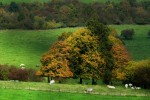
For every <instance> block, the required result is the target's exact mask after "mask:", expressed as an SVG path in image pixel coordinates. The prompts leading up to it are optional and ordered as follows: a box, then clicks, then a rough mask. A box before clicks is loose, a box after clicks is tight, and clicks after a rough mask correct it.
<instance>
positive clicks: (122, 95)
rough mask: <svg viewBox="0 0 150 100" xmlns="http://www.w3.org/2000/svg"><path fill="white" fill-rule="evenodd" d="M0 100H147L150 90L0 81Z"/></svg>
mask: <svg viewBox="0 0 150 100" xmlns="http://www.w3.org/2000/svg"><path fill="white" fill-rule="evenodd" d="M89 87H91V88H93V92H92V93H85V92H84V90H85V89H87V88H89ZM0 91H1V93H0V99H1V100H10V99H12V98H13V100H41V98H42V100H47V99H48V98H49V99H51V100H83V99H86V100H93V98H94V99H95V100H103V99H107V100H114V99H115V100H120V99H122V100H126V99H129V100H148V99H149V96H150V90H143V89H141V90H132V89H125V88H124V87H122V86H116V89H108V88H107V87H106V85H94V86H93V85H79V84H76V85H73V84H57V83H56V84H53V85H49V84H48V83H42V82H41V83H38V82H11V81H0Z"/></svg>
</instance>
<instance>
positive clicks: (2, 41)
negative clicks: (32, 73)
mask: <svg viewBox="0 0 150 100" xmlns="http://www.w3.org/2000/svg"><path fill="white" fill-rule="evenodd" d="M76 29H77V28H62V29H55V30H0V55H1V57H0V64H8V65H16V66H19V65H20V64H21V63H23V64H25V65H26V66H27V67H32V68H34V67H35V66H36V64H39V63H40V58H41V56H42V54H43V53H44V52H46V51H48V50H49V48H50V46H51V45H52V44H53V43H54V42H55V41H56V40H57V37H58V36H59V35H60V34H61V33H62V32H68V31H69V32H70V31H74V30H76Z"/></svg>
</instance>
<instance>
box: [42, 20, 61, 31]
mask: <svg viewBox="0 0 150 100" xmlns="http://www.w3.org/2000/svg"><path fill="white" fill-rule="evenodd" d="M43 27H44V29H55V28H60V27H63V23H57V22H56V21H55V20H52V21H47V22H45V23H44V26H43Z"/></svg>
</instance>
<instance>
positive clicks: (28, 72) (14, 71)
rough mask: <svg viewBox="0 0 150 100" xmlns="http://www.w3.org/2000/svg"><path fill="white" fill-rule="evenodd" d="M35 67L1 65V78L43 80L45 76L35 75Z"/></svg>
mask: <svg viewBox="0 0 150 100" xmlns="http://www.w3.org/2000/svg"><path fill="white" fill-rule="evenodd" d="M35 73H36V70H35V69H32V68H30V69H21V68H17V67H15V66H12V65H11V66H9V65H0V80H19V81H34V82H40V81H43V80H44V78H43V77H38V76H36V75H35Z"/></svg>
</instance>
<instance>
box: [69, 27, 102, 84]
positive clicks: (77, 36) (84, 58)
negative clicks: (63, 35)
mask: <svg viewBox="0 0 150 100" xmlns="http://www.w3.org/2000/svg"><path fill="white" fill-rule="evenodd" d="M66 41H67V43H68V44H69V45H70V46H71V48H72V49H71V57H70V67H71V69H72V70H73V72H74V77H78V78H80V83H81V84H82V79H92V80H93V82H92V84H94V79H100V78H101V77H102V73H103V72H102V71H103V70H102V66H104V65H105V62H104V59H103V58H102V55H101V53H100V52H98V46H99V45H98V37H97V36H94V35H92V34H91V32H90V31H89V30H87V29H79V30H78V31H76V32H74V33H73V34H72V35H70V36H69V37H68V38H67V39H66Z"/></svg>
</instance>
